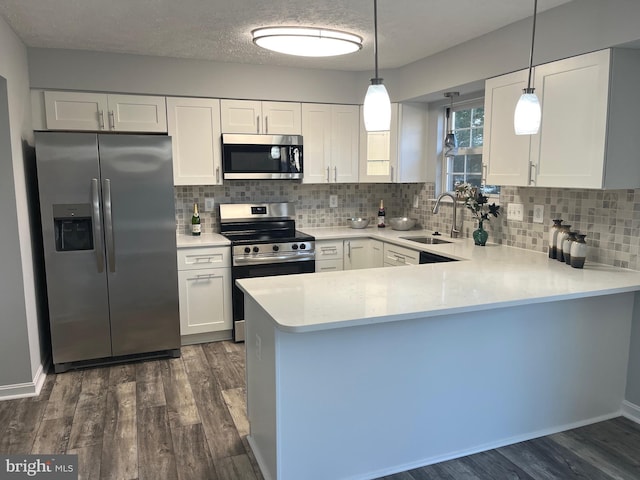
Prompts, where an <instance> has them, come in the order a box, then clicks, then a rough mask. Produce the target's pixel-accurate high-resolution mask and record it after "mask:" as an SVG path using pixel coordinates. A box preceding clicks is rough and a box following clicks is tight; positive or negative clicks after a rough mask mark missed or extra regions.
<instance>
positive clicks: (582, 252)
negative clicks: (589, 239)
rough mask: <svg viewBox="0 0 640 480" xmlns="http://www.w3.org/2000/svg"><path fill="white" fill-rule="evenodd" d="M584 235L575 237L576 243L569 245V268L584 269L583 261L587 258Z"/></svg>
mask: <svg viewBox="0 0 640 480" xmlns="http://www.w3.org/2000/svg"><path fill="white" fill-rule="evenodd" d="M584 237H586V235H577V238H576V241H575V242H573V243H572V244H571V266H572V267H573V268H582V267H584V260H585V257H586V256H587V243H586V242H585V241H584Z"/></svg>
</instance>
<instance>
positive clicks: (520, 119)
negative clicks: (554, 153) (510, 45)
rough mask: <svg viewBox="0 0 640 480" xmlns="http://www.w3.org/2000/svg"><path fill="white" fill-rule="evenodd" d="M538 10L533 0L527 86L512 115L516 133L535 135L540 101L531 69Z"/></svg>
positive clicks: (538, 128) (537, 128) (539, 114)
mask: <svg viewBox="0 0 640 480" xmlns="http://www.w3.org/2000/svg"><path fill="white" fill-rule="evenodd" d="M537 11H538V0H533V33H532V34H531V52H530V53H529V78H528V80H527V88H525V89H524V90H522V92H523V93H522V96H521V97H520V100H518V104H517V105H516V111H515V113H514V115H513V127H514V129H515V131H516V135H535V134H536V133H538V130H540V119H541V117H542V113H541V111H540V101H539V100H538V96H537V95H536V94H535V93H534V91H535V88H532V87H531V71H532V70H533V45H534V42H535V39H536V14H537Z"/></svg>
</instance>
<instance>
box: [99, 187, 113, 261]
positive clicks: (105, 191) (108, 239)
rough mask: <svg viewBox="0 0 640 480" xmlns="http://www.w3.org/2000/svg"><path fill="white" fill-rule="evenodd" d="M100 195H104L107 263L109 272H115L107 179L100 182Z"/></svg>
mask: <svg viewBox="0 0 640 480" xmlns="http://www.w3.org/2000/svg"><path fill="white" fill-rule="evenodd" d="M102 194H103V195H104V230H105V241H106V243H107V260H108V261H109V271H110V272H112V273H113V272H115V271H116V252H115V248H114V242H113V216H112V214H111V180H109V179H108V178H106V179H104V180H103V181H102Z"/></svg>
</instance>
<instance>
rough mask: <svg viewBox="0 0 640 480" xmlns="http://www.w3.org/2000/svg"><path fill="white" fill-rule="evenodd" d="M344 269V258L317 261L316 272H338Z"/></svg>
mask: <svg viewBox="0 0 640 480" xmlns="http://www.w3.org/2000/svg"><path fill="white" fill-rule="evenodd" d="M340 270H343V268H342V259H340V258H336V259H332V260H322V261H316V272H338V271H340Z"/></svg>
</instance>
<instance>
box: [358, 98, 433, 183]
mask: <svg viewBox="0 0 640 480" xmlns="http://www.w3.org/2000/svg"><path fill="white" fill-rule="evenodd" d="M360 111H361V112H362V109H360ZM361 123H362V125H361V129H360V176H359V178H360V182H362V183H411V182H416V183H418V182H426V181H427V163H426V148H427V145H426V134H427V109H426V106H425V105H422V104H411V103H406V104H398V103H392V104H391V130H390V131H386V132H367V131H366V130H365V129H364V122H361Z"/></svg>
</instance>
